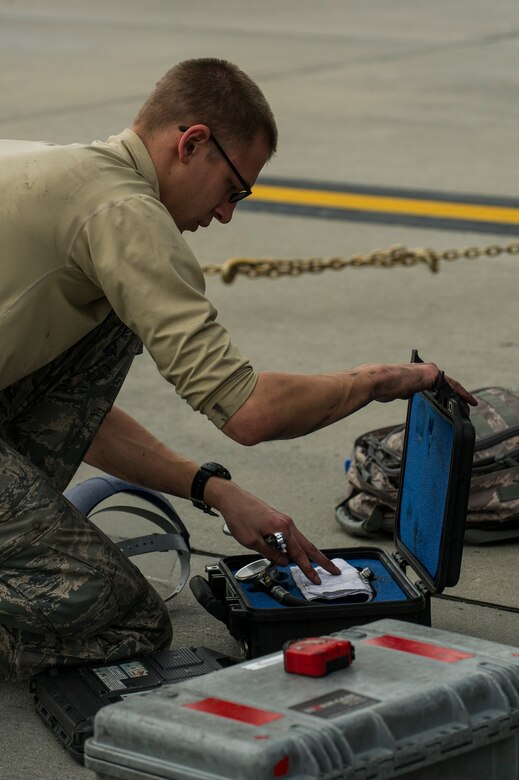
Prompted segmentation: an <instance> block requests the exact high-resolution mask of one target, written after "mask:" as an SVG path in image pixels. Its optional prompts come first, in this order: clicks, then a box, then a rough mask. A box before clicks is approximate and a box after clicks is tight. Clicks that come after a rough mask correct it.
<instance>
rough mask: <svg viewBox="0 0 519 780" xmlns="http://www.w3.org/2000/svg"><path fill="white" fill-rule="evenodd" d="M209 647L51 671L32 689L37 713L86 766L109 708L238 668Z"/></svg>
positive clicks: (38, 678)
mask: <svg viewBox="0 0 519 780" xmlns="http://www.w3.org/2000/svg"><path fill="white" fill-rule="evenodd" d="M236 661H237V659H235V658H231V657H229V656H226V655H224V654H223V653H218V652H217V651H215V650H210V649H209V648H207V647H181V648H175V649H171V650H158V651H157V652H154V653H147V654H145V655H141V656H137V657H134V658H127V659H121V660H120V661H112V662H111V663H90V664H86V665H85V666H78V667H73V668H61V669H58V668H56V669H50V670H48V671H46V672H42V673H41V674H38V675H37V676H36V677H33V678H32V679H31V682H30V689H31V693H32V696H33V702H34V705H35V707H36V712H37V713H38V715H40V717H41V718H42V719H43V721H44V722H45V724H46V725H47V726H48V727H49V728H50V729H52V731H53V732H54V733H55V734H56V736H57V738H58V739H59V740H60V741H61V742H62V744H63V746H64V747H65V748H66V750H68V751H69V753H70V754H71V755H72V757H73V758H74V759H75V760H76V761H78V762H79V763H82V762H83V756H84V745H85V740H86V739H87V738H88V737H91V736H92V734H93V732H94V717H95V715H96V713H97V712H98V711H99V710H100V709H101V708H102V707H104V706H106V705H107V704H114V703H116V702H119V701H122V700H124V699H126V698H128V697H129V696H134V695H136V694H143V693H145V692H146V691H154V690H157V689H158V688H160V687H161V686H162V685H164V684H172V683H178V682H183V681H185V680H189V679H190V678H192V677H199V676H200V675H202V674H208V673H209V672H214V671H216V670H218V669H223V668H225V667H227V666H231V665H232V664H234V663H236Z"/></svg>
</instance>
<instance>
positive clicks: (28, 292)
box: [0, 130, 257, 427]
mask: <svg viewBox="0 0 519 780" xmlns="http://www.w3.org/2000/svg"><path fill="white" fill-rule="evenodd" d="M0 190H1V195H0V238H1V244H0V247H1V248H0V253H1V254H0V258H1V259H0V268H1V272H0V273H1V284H0V344H1V348H0V388H4V387H7V386H8V385H10V384H12V383H13V382H16V381H17V380H18V379H20V378H21V377H23V376H26V375H27V374H29V373H31V372H32V371H34V370H35V369H37V368H39V367H41V366H43V365H45V364H46V363H48V362H49V361H51V360H52V359H53V358H55V357H56V356H57V355H59V354H61V353H62V352H63V351H64V350H66V349H67V348H68V347H69V346H71V345H72V344H74V343H75V342H76V341H78V340H79V339H80V338H82V337H83V336H84V335H85V334H86V333H88V332H89V331H91V330H92V329H93V328H95V327H96V326H97V325H98V324H99V323H101V322H102V321H103V320H104V318H105V317H106V316H107V314H108V313H109V311H110V309H111V308H113V309H114V311H115V312H116V314H117V315H118V316H119V318H120V319H121V320H122V321H123V322H124V323H125V324H126V325H128V327H129V328H131V329H132V330H133V331H134V332H135V333H137V334H138V335H139V336H140V338H141V339H142V341H143V343H144V345H145V347H146V348H147V349H148V351H149V352H150V354H151V355H152V357H153V359H154V361H155V363H156V365H157V367H158V369H159V371H160V373H161V374H162V375H163V376H164V377H165V378H166V379H167V380H168V381H169V382H171V383H172V384H173V385H175V387H176V390H177V392H178V393H179V394H180V395H181V396H182V397H183V398H185V399H186V400H187V401H188V403H189V404H190V405H191V406H192V407H193V409H197V410H200V411H201V412H203V413H204V414H206V415H207V416H208V417H209V418H210V419H211V420H212V421H213V423H214V424H215V425H217V426H218V427H221V426H222V425H223V424H224V423H225V421H226V420H227V419H228V418H229V417H230V416H231V415H232V414H233V413H234V412H235V411H236V410H237V409H238V408H239V407H240V406H241V405H242V404H243V402H244V401H245V400H246V399H247V397H248V396H249V394H250V393H251V392H252V389H253V388H254V385H255V383H256V379H257V375H256V374H255V372H254V371H253V369H252V367H251V365H250V364H249V362H248V361H247V360H246V359H245V358H244V357H243V355H241V353H240V352H239V350H238V349H237V348H236V346H235V345H234V344H233V342H232V341H231V338H230V336H229V334H228V333H227V331H226V330H225V329H224V328H223V327H222V326H221V325H220V324H219V323H217V322H216V321H215V318H216V314H217V312H216V310H215V309H214V307H213V306H212V305H211V304H210V303H209V301H208V300H207V298H206V297H205V295H204V293H205V280H204V276H203V273H202V270H201V268H200V266H199V264H198V262H197V260H196V258H195V256H194V255H193V253H192V252H191V250H190V249H189V247H188V245H187V244H186V242H185V241H184V239H183V238H182V235H181V233H180V232H179V231H178V229H177V227H176V225H175V223H174V222H173V220H172V219H171V217H170V215H169V214H168V212H167V211H166V209H165V208H164V206H163V205H162V204H161V202H160V200H159V189H158V182H157V176H156V173H155V168H154V166H153V163H152V161H151V158H150V156H149V154H148V152H147V150H146V147H145V146H144V144H143V143H142V141H141V140H140V138H139V137H138V136H137V135H136V134H135V133H134V132H132V131H131V130H125V131H124V132H123V133H121V134H120V135H118V136H113V137H112V138H109V139H108V141H107V142H106V143H100V142H95V143H93V144H92V145H90V146H84V145H80V144H73V145H70V146H57V145H51V144H43V143H33V142H26V141H0Z"/></svg>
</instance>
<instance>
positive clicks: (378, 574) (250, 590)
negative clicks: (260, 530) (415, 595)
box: [231, 555, 409, 609]
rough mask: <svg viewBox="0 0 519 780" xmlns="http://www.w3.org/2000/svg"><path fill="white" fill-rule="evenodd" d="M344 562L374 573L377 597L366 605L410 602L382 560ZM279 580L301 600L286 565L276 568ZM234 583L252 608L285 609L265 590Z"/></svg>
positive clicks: (333, 602) (332, 602) (338, 601)
mask: <svg viewBox="0 0 519 780" xmlns="http://www.w3.org/2000/svg"><path fill="white" fill-rule="evenodd" d="M334 557H337V558H340V557H342V556H339V555H337V556H334ZM344 560H346V561H347V562H348V563H351V565H352V566H355V567H356V568H357V569H364V568H365V567H368V568H370V569H371V571H372V572H373V574H374V579H373V581H372V582H371V585H372V586H373V588H374V589H375V591H376V595H375V597H374V598H373V599H372V600H371V601H370V602H366V604H374V603H377V602H378V603H380V602H384V601H407V600H408V599H409V596H408V595H407V593H406V592H405V591H404V590H403V589H402V588H401V587H400V585H399V584H398V582H396V580H395V579H394V577H393V574H392V573H391V572H390V571H388V569H387V568H386V566H385V565H384V563H383V562H382V561H381V560H379V559H377V558H371V557H370V558H368V557H365V558H344ZM314 568H315V565H314ZM237 571H238V568H232V569H231V572H232V574H235V573H236V572H237ZM278 578H279V584H280V585H282V586H283V587H284V588H285V589H286V590H288V592H289V593H291V594H292V596H296V597H297V598H303V596H302V595H301V591H300V590H299V588H297V587H296V585H295V583H294V580H293V579H292V576H291V574H290V567H289V566H279V567H278ZM234 582H235V584H236V585H237V586H238V587H239V588H240V590H241V591H242V593H243V594H244V596H245V598H246V599H247V602H248V603H249V604H250V606H251V607H253V608H254V609H286V607H285V606H284V605H283V604H280V603H279V601H276V599H273V598H272V596H269V594H268V593H265V591H263V590H260V589H257V588H255V587H254V585H251V583H249V582H238V581H236V580H234ZM312 603H313V602H311V601H309V602H308V604H312ZM348 603H351V602H348V600H347V599H332V600H329V601H326V602H322V601H321V602H316V603H315V606H318V605H323V604H326V606H327V605H330V606H334V605H337V606H339V605H343V606H344V605H346V604H348ZM295 609H298V607H295Z"/></svg>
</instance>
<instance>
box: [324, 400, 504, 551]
mask: <svg viewBox="0 0 519 780" xmlns="http://www.w3.org/2000/svg"><path fill="white" fill-rule="evenodd" d="M472 393H473V395H474V396H475V397H476V398H477V399H478V402H479V403H478V406H477V407H476V408H475V409H471V412H470V418H471V421H472V423H473V425H474V428H475V431H476V448H475V453H474V461H473V466H472V475H471V483H470V494H469V502H468V509H467V517H466V528H467V529H469V530H471V529H477V530H478V531H489V532H490V531H509V532H510V531H511V530H512V529H519V392H514V391H512V390H509V389H506V388H502V387H484V388H480V389H478V390H473V391H472ZM404 434H405V425H403V424H400V425H396V426H387V427H385V428H378V429H376V430H373V431H369V432H368V433H365V434H362V435H361V436H359V437H358V439H357V440H356V442H355V446H354V450H353V454H352V458H351V465H350V468H349V471H348V475H347V493H346V496H345V497H344V499H343V501H342V504H341V505H339V506H342V507H343V508H344V511H345V513H346V516H349V517H350V518H351V520H352V522H351V523H350V524H348V530H349V532H350V533H352V535H357V536H369V535H370V534H373V533H378V532H383V533H391V534H392V533H393V528H394V524H395V509H396V505H397V498H398V485H399V481H400V468H401V461H402V450H403V445H404ZM341 524H343V525H345V521H344V519H343V522H342V523H341ZM346 524H347V520H346ZM517 535H518V536H519V533H518V534H517ZM467 538H470V537H467ZM496 538H497V537H495V536H492V535H489V536H488V539H489V541H495V539H496ZM479 541H484V535H483V534H482V535H481V536H480V537H479Z"/></svg>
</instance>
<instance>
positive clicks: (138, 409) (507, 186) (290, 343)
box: [0, 0, 519, 780]
mask: <svg viewBox="0 0 519 780" xmlns="http://www.w3.org/2000/svg"><path fill="white" fill-rule="evenodd" d="M518 39H519V6H518V5H517V2H516V1H515V0H495V2H493V3H487V2H484V1H483V0H471V1H470V2H469V0H454V1H451V2H446V1H445V0H441V1H440V2H436V3H425V2H416V0H414V1H412V0H393V2H392V3H391V4H388V3H385V2H383V0H372V2H370V3H365V2H362V0H350V2H348V3H336V2H334V1H333V0H321V2H320V3H318V4H316V3H313V2H310V1H309V0H297V2H295V0H285V1H284V2H283V3H279V2H273V1H272V0H264V2H261V3H248V2H243V1H239V0H221V2H219V3H218V4H215V3H211V2H209V0H191V2H189V3H187V2H182V1H181V0H178V2H171V1H170V2H166V0H147V2H146V3H141V2H136V0H125V2H122V0H111V2H109V3H107V2H100V0H91V1H90V2H89V3H88V4H85V3H80V2H78V0H69V2H67V3H66V4H63V3H62V2H58V1H57V0H46V2H45V3H42V2H38V0H25V1H24V2H16V0H0V88H1V95H2V101H1V105H0V135H1V136H2V137H5V138H27V139H38V140H48V141H55V142H60V143H68V142H88V141H91V140H93V139H94V138H100V139H102V138H105V137H107V136H108V135H110V134H112V133H117V132H119V131H120V130H122V129H123V128H124V127H126V126H128V125H129V124H130V123H131V121H132V119H133V118H134V116H135V114H136V111H137V110H138V108H139V107H140V105H141V103H142V102H143V101H144V99H145V97H146V96H147V94H148V92H149V91H150V90H151V88H152V87H153V85H154V83H155V82H156V81H157V80H158V78H160V77H161V76H162V75H163V73H164V72H165V71H166V70H167V69H168V68H169V67H170V66H171V65H172V64H174V63H175V62H177V61H180V60H182V59H185V58H189V57H198V56H217V57H222V58H226V59H230V60H232V61H234V62H236V63H237V64H239V65H240V66H241V67H242V68H243V69H244V70H245V71H246V72H248V73H249V74H250V75H251V76H253V77H254V78H255V79H256V80H257V81H258V82H259V84H260V86H261V87H262V89H263V90H264V92H265V94H266V96H267V98H268V99H269V100H270V102H271V105H272V107H273V109H274V112H275V114H276V117H277V120H278V124H279V130H280V143H279V151H278V153H277V155H276V156H275V158H274V159H273V160H272V162H271V163H270V164H269V166H268V171H267V173H268V175H269V177H280V178H281V177H288V178H292V179H307V180H308V179H309V180H315V181H327V182H331V183H337V184H338V185H344V184H346V183H349V184H357V185H362V184H365V185H373V186H384V187H409V188H413V189H416V190H425V191H426V190H434V191H440V190H441V191H443V192H451V193H467V194H468V195H471V194H472V195H482V196H485V195H486V196H494V197H500V196H506V197H509V198H516V199H517V198H518V197H519V185H518V181H517V171H516V166H515V165H512V164H510V163H511V161H512V160H515V157H516V148H517V138H518V137H519V108H518V104H517V100H516V72H517V65H518V59H519V50H518ZM187 239H188V242H189V243H190V244H191V246H192V247H193V249H194V251H195V253H196V254H197V256H198V258H199V260H200V262H201V263H202V264H204V263H209V262H217V263H219V262H223V261H224V260H226V259H227V258H229V257H233V256H246V257H310V256H318V257H330V256H342V257H348V256H350V255H352V254H357V253H365V252H370V251H372V250H374V249H377V248H384V247H388V246H390V245H394V244H405V245H407V246H410V247H423V246H428V247H432V248H433V249H436V250H442V249H446V248H448V247H455V248H463V247H466V246H486V245H488V244H493V243H496V244H501V245H502V244H505V243H508V242H509V241H510V240H512V239H513V237H512V239H511V237H510V236H503V235H499V234H497V233H496V234H495V235H492V234H488V235H482V234H481V233H469V232H456V231H452V230H451V231H447V230H440V229H434V227H430V228H427V229H425V228H418V227H405V226H402V225H399V224H396V223H395V224H377V223H376V222H371V223H363V222H355V221H339V220H333V221H328V220H326V219H318V218H312V219H310V218H304V217H302V216H298V217H297V216H287V215H283V214H281V213H256V212H253V211H250V210H247V208H246V207H244V208H241V209H240V207H238V209H237V211H236V213H235V216H234V219H233V221H232V223H231V224H230V225H228V226H222V225H214V226H211V228H210V229H208V230H205V231H199V232H198V233H197V234H194V235H191V234H188V236H187ZM207 292H208V296H209V297H210V298H211V300H212V301H213V302H214V304H215V305H216V307H217V308H218V310H219V312H220V319H221V321H222V322H223V323H224V324H225V325H226V326H227V327H228V328H229V330H230V331H231V333H233V335H234V338H235V340H236V341H237V343H238V345H239V346H240V347H241V349H242V351H243V352H244V353H245V354H246V355H247V356H249V357H250V359H251V361H252V362H253V364H254V365H255V366H256V367H257V368H258V369H260V370H263V369H272V370H289V371H302V372H326V371H333V370H338V369H340V368H346V367H353V366H355V365H359V364H361V363H375V362H405V361H407V360H408V359H409V357H410V354H411V349H412V348H418V349H419V351H420V354H421V355H422V356H423V357H424V358H425V359H428V360H429V359H430V360H434V361H435V362H436V363H438V365H440V366H441V367H442V368H443V369H445V370H446V372H447V373H448V374H451V375H453V376H456V377H457V378H458V379H459V380H460V381H462V382H463V384H465V386H467V387H469V388H477V387H483V386H487V385H503V386H509V387H518V386H519V381H518V372H519V359H518V358H519V335H518V331H517V322H516V320H517V317H516V315H514V313H513V312H514V311H516V310H517V303H515V304H514V303H513V301H514V300H515V299H516V292H517V259H516V258H515V257H514V256H511V255H509V254H504V255H502V256H499V257H496V258H481V259H477V260H457V261H456V262H450V263H444V264H442V267H441V271H440V273H439V274H437V275H433V274H431V273H430V272H429V271H427V270H426V269H424V268H423V267H416V268H405V269H393V270H378V269H361V270H344V271H339V272H333V271H327V272H325V273H322V274H320V275H315V276H314V275H307V276H304V277H301V278H296V279H292V278H290V279H288V278H284V279H279V280H271V279H256V280H248V279H244V278H240V279H238V280H237V281H236V282H235V283H234V284H233V285H230V286H225V285H223V284H222V283H221V282H220V281H219V279H218V278H215V277H211V278H208V281H207ZM36 325H37V313H35V326H36ZM119 401H120V403H121V405H122V406H123V407H124V408H125V409H126V410H127V411H129V412H130V413H131V414H133V415H134V416H135V417H136V418H137V419H138V420H139V421H140V422H141V423H143V424H144V425H146V426H147V427H148V428H149V429H150V430H151V431H152V432H154V433H155V434H156V435H157V436H158V437H159V438H161V439H162V440H163V441H165V442H166V443H167V444H168V445H170V446H172V447H173V448H174V449H176V450H178V451H180V452H183V453H184V454H186V455H187V456H189V457H191V458H193V459H194V460H197V461H199V462H203V461H206V460H216V461H219V462H222V463H224V464H226V465H227V466H228V467H229V469H230V470H231V472H232V474H233V477H234V478H235V479H236V480H237V481H238V482H240V483H241V484H243V485H244V486H246V487H247V488H248V489H250V490H251V491H252V492H253V493H255V494H257V495H259V496H261V497H262V498H263V499H264V500H266V501H268V502H269V503H271V504H272V505H274V506H276V507H278V508H279V509H281V510H283V511H286V512H287V513H289V514H290V515H292V516H293V517H294V519H295V520H296V522H297V524H298V525H299V527H300V528H301V529H302V530H303V531H304V532H305V533H306V534H307V535H308V536H309V537H311V538H312V539H313V540H314V541H315V542H316V544H318V545H319V546H320V547H324V548H333V547H344V546H348V545H350V546H354V545H358V544H359V540H356V539H354V538H351V537H349V536H347V535H346V534H345V533H344V531H343V530H342V529H341V528H340V527H339V526H338V524H337V523H336V521H335V519H334V507H335V505H336V503H337V502H338V500H339V499H340V497H341V496H342V494H343V493H344V487H345V478H344V467H343V464H344V460H345V458H347V457H348V456H349V454H350V452H351V449H352V445H353V441H354V439H355V438H356V436H358V435H359V434H360V433H362V432H364V431H367V430H369V429H371V428H376V427H379V426H382V425H389V424H392V423H399V422H401V421H402V420H403V419H404V416H405V403H404V402H396V403H393V404H389V405H381V404H372V405H370V406H369V407H367V408H365V409H363V410H361V411H360V412H358V413H357V414H355V415H354V416H352V417H350V418H348V419H347V420H345V421H343V422H341V423H339V424H337V425H335V426H333V427H331V428H327V429H324V430H322V431H319V432H317V433H314V434H312V435H311V436H308V437H306V438H304V439H299V440H293V441H285V442H275V443H266V444H262V445H259V446H257V447H255V448H252V449H244V448H242V447H240V446H239V445H237V444H235V443H233V442H231V441H230V440H227V439H226V438H225V437H224V436H222V435H221V434H220V433H219V432H218V431H217V430H216V429H214V428H213V427H212V426H211V424H210V423H208V422H207V420H206V419H205V418H203V417H202V416H200V415H197V414H194V413H193V412H192V411H191V410H190V409H189V407H188V406H187V405H186V404H185V403H184V402H183V401H182V400H181V399H179V398H178V397H177V396H176V395H175V393H174V390H173V389H172V388H171V387H170V386H169V385H168V384H167V383H166V382H165V381H164V380H163V379H162V378H161V377H160V376H159V374H158V373H157V371H156V369H155V367H154V366H153V364H152V363H151V360H150V358H149V357H148V356H147V355H143V356H142V357H139V358H138V359H137V360H136V361H135V364H134V366H133V368H132V371H131V373H130V376H129V378H128V380H127V382H126V384H125V386H124V388H123V391H122V393H121V396H120V399H119ZM92 473H94V472H93V470H92V469H89V468H87V467H82V468H81V469H80V471H79V472H78V474H77V475H76V478H75V480H74V481H75V482H77V481H79V480H81V479H84V478H86V477H87V476H90V475H91V474H92ZM175 505H176V507H177V509H178V511H179V513H180V515H181V516H182V518H183V520H184V521H185V523H186V524H187V525H188V527H189V530H190V533H191V541H192V544H193V546H194V547H195V548H197V549H199V550H204V551H206V552H208V553H211V554H212V555H214V554H221V555H228V554H237V553H239V552H244V550H243V548H241V547H240V546H239V545H238V544H237V542H235V541H234V540H232V539H229V538H228V537H226V536H224V535H223V534H222V532H221V525H222V521H221V518H211V517H207V516H205V515H203V514H202V513H200V512H198V511H197V510H196V509H194V508H193V507H192V506H191V505H190V504H189V503H188V502H186V501H181V500H178V501H176V502H175ZM374 543H376V544H380V546H382V547H384V548H385V549H391V548H392V542H391V540H388V539H387V538H384V537H381V538H380V539H377V540H375V542H374ZM518 550H519V542H507V543H502V544H493V545H486V546H470V545H466V546H465V550H464V558H463V565H462V571H461V577H460V582H459V584H458V585H457V586H456V587H455V588H452V589H449V591H448V594H449V595H453V596H457V597H459V598H460V600H459V601H452V600H451V601H446V600H440V599H433V624H434V625H435V626H438V627H440V628H444V629H448V630H455V631H458V632H461V633H464V634H467V635H472V636H476V637H483V638H488V639H493V640H496V641H500V642H503V643H506V644H510V645H519V614H518V612H517V606H518V601H519V599H518V595H519V586H518V585H517V582H516V580H515V572H516V568H517V567H516V561H517V553H518ZM213 561H214V558H213V557H211V556H210V555H201V554H199V555H194V556H193V557H192V572H193V573H200V574H203V572H204V567H205V565H206V564H207V563H211V562H213ZM481 602H490V603H491V604H493V605H494V606H484V605H483V604H482V603H481ZM495 605H501V607H502V608H499V606H495ZM514 609H515V610H516V611H513V610H514ZM171 617H172V621H173V625H174V632H175V635H174V644H175V645H176V646H181V645H186V644H202V645H206V646H208V647H213V648H216V649H219V650H222V651H225V652H229V653H231V654H237V653H238V652H239V650H240V648H239V646H238V644H237V643H236V642H235V640H233V639H232V638H231V637H230V635H229V634H228V633H227V631H226V629H225V627H224V626H223V624H221V623H218V622H217V621H216V620H215V619H214V618H212V617H210V616H209V615H208V614H207V613H206V612H205V611H204V610H203V609H202V608H201V607H200V606H199V605H198V604H197V603H196V602H195V600H194V598H193V596H192V594H191V592H190V591H189V589H188V588H186V589H185V590H184V591H183V593H182V594H181V595H180V596H179V597H178V598H177V599H174V600H173V601H172V602H171ZM0 723H1V729H0V778H1V780H18V779H20V780H76V778H77V779H81V780H83V779H84V780H88V779H89V778H93V777H94V774H93V773H92V772H90V771H88V770H86V769H84V768H83V767H80V766H78V765H77V764H76V763H75V762H74V761H73V760H72V759H71V758H70V756H69V755H68V754H67V753H66V752H65V751H64V750H63V748H62V747H61V746H60V745H59V743H58V742H57V740H56V739H55V737H54V736H53V735H52V734H51V733H50V731H48V730H47V728H46V727H45V726H44V725H43V723H42V722H41V721H40V720H39V718H38V716H37V715H36V714H35V712H34V709H33V706H32V703H31V699H30V695H29V693H28V687H27V685H22V684H9V683H0Z"/></svg>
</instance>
